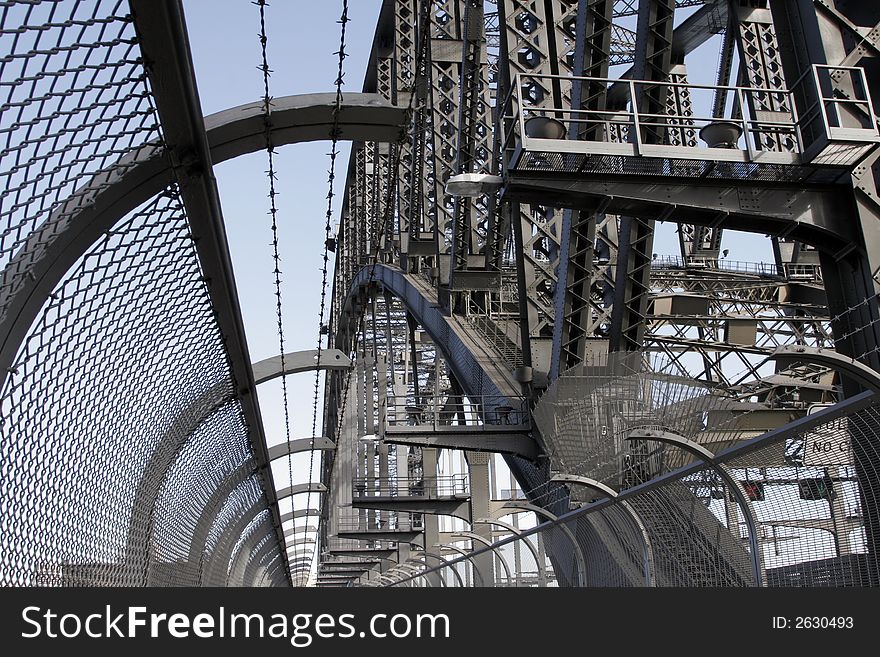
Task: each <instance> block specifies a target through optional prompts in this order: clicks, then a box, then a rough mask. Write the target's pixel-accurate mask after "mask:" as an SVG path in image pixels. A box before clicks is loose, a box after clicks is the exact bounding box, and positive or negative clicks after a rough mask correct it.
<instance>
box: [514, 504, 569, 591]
mask: <svg viewBox="0 0 880 657" xmlns="http://www.w3.org/2000/svg"><path fill="white" fill-rule="evenodd" d="M507 510H510V512H511V513H515V512H516V511H514V510H518V511H531V512H532V513H534V514H535V515H536V516H539V517H541V518H546V519H547V520H550V521H556V520H559V516H557V515H555V514H553V513H550V512H549V511H547V510H546V509H543V508H541V507H539V506H537V505H535V504H532V503H531V502H526V501H523V500H509V501H507V502H505V503H504V506H503V507H502V508H501V510H500V511H498V513H497V515H498V516H499V517H500V516H503V515H505V514H504V511H507ZM559 529H561V530H562V533H564V534H565V535H566V536H567V537H568V540H570V541H571V546H572V550H573V551H574V557H575V560H576V563H577V569H578V583H577V586H578V587H584V586H586V585H587V560H586V559H585V558H584V552H583V550H582V549H581V546H580V543H578V541H577V538H575V535H574V533H572V531H571V529H569V527H568V526H567V525H565V524H560V525H559Z"/></svg>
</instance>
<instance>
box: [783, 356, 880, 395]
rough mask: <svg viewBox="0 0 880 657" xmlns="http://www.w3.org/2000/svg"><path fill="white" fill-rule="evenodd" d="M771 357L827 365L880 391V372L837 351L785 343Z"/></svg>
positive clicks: (868, 387) (875, 390)
mask: <svg viewBox="0 0 880 657" xmlns="http://www.w3.org/2000/svg"><path fill="white" fill-rule="evenodd" d="M770 357H771V358H772V359H773V360H775V361H776V362H790V361H794V362H797V361H801V362H807V363H817V364H820V365H826V366H828V367H830V368H831V369H833V370H837V371H839V372H841V373H842V374H844V375H846V376H848V377H851V378H852V379H854V380H856V381H858V383H859V384H860V385H863V386H864V387H865V388H867V389H868V390H873V391H874V392H880V372H877V371H876V370H875V369H873V368H872V367H869V366H868V365H866V364H864V363H861V362H859V361H857V360H856V359H855V358H850V357H849V356H845V355H844V354H841V353H838V352H836V351H831V350H828V349H817V348H816V347H807V346H804V345H785V346H783V347H779V348H778V349H775V350H774V351H773V353H772V354H771V356H770Z"/></svg>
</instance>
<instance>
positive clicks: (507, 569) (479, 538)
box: [444, 531, 516, 586]
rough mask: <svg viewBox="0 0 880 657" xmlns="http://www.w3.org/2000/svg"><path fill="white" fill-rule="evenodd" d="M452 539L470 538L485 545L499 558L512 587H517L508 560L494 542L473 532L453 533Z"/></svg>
mask: <svg viewBox="0 0 880 657" xmlns="http://www.w3.org/2000/svg"><path fill="white" fill-rule="evenodd" d="M452 537H453V538H469V539H471V541H476V542H477V543H481V544H482V545H485V546H486V547H487V548H489V549H490V550H492V552H494V553H495V555H496V556H497V557H498V561H499V562H500V563H501V566H502V567H503V568H504V574H505V575H507V581H508V582H512V583H513V584H512V586H516V583H515V582H516V580H515V579H514V578H513V576H512V575H511V571H510V566H509V565H508V564H507V560H506V559H505V558H504V553H503V552H500V551H499V550H498V549H496V547H495V545H494V544H493V543H492V541H490V540H489V539H487V538H486V537H484V536H480V535H479V534H477V533H475V532H471V531H458V532H453V533H452ZM444 561H445V560H444ZM446 567H449V566H448V562H447V565H446Z"/></svg>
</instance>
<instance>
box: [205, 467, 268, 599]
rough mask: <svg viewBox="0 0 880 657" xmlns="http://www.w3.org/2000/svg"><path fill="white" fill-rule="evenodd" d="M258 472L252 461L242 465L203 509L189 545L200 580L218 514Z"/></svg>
mask: <svg viewBox="0 0 880 657" xmlns="http://www.w3.org/2000/svg"><path fill="white" fill-rule="evenodd" d="M256 471H257V467H256V464H255V463H254V462H253V461H252V460H251V459H248V460H247V461H245V462H244V463H242V464H241V465H240V466H239V467H238V468H236V469H235V470H234V471H233V472H232V473H230V474H229V475H227V477H226V479H224V480H223V483H222V484H221V485H220V486H219V487H218V488H217V490H215V491H214V492H213V493H212V494H211V497H210V498H209V499H208V503H207V504H205V506H204V507H203V508H202V513H201V515H200V516H199V519H198V521H197V522H196V526H195V530H194V531H193V535H192V539H191V540H190V544H189V561H190V563H195V562H196V561H198V562H199V578H200V579H201V576H202V567H203V565H204V559H205V554H204V549H205V544H206V543H207V541H208V534H209V533H210V531H211V527H212V526H213V524H214V520H215V519H216V517H217V513H218V512H219V510H220V509H221V508H222V506H223V503H224V502H225V501H226V500H227V499H229V496H230V495H232V493H233V492H234V491H235V489H236V488H238V487H239V486H241V485H242V484H243V483H244V482H245V481H247V480H248V479H249V478H251V477H252V476H253V475H254V474H255V473H256ZM215 548H216V546H215ZM200 583H201V582H200Z"/></svg>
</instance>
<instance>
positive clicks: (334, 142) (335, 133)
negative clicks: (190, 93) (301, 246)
mask: <svg viewBox="0 0 880 657" xmlns="http://www.w3.org/2000/svg"><path fill="white" fill-rule="evenodd" d="M349 20H350V19H349V18H348V0H342V15H341V16H340V17H339V20H338V21H337V22H338V23H339V24H340V26H341V27H340V31H339V50H337V51H336V52H335V53H334V54H335V55H337V56H338V58H339V59H338V68H337V73H336V82H335V84H336V99H335V102H334V104H333V110H332V115H333V127H332V128H331V129H330V139H331V146H330V153H329V156H330V171H329V172H328V178H327V186H328V191H327V213H326V216H325V222H324V254H323V263H322V267H321V308H320V310H319V312H318V364H319V365H320V362H321V352H322V350H323V338H322V327H323V326H324V312H325V310H326V306H327V278H328V268H327V263H328V261H329V255H328V252H329V245H330V239H331V237H330V231H331V222H332V220H333V197H334V191H333V189H334V182H335V180H336V157H337V155H339V151H338V150H337V146H338V144H339V136H340V130H339V113H340V111H341V110H342V85H343V84H345V82H344V78H345V72H344V63H345V58H346V57H347V55H346V53H345V31H346V26H347V25H348V23H349ZM320 385H321V368H320V367H318V368H316V369H315V398H314V403H313V405H312V435H311V439H310V441H309V479H308V484H309V486H308V492H307V493H306V508H307V509H308V508H309V505H310V504H311V501H312V486H311V484H312V478H313V476H314V468H315V435H316V432H317V430H318V393H319V389H320ZM294 533H295V530H294Z"/></svg>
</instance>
